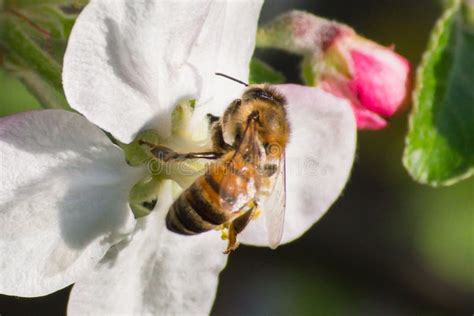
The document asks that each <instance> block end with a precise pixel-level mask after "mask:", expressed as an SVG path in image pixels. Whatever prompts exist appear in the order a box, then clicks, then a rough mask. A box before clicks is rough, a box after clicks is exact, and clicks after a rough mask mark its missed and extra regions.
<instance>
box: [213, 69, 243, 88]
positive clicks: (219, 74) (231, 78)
mask: <svg viewBox="0 0 474 316" xmlns="http://www.w3.org/2000/svg"><path fill="white" fill-rule="evenodd" d="M215 75H216V76H221V77H224V78H227V79H230V80H232V81H235V82H238V83H240V84H243V85H244V86H246V87H248V86H249V84H248V83H245V82H243V81H241V80H239V79H235V78H233V77H231V76H228V75H226V74H223V73H220V72H216V73H215Z"/></svg>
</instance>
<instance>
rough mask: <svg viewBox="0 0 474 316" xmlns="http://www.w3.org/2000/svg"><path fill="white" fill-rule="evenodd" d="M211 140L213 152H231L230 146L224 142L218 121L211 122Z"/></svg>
mask: <svg viewBox="0 0 474 316" xmlns="http://www.w3.org/2000/svg"><path fill="white" fill-rule="evenodd" d="M208 115H210V114H208ZM214 118H215V117H214ZM211 140H212V147H213V148H214V151H216V152H219V153H226V152H228V151H229V150H232V146H231V145H229V144H227V143H226V142H225V140H224V133H223V131H222V124H221V122H220V121H219V120H213V121H211Z"/></svg>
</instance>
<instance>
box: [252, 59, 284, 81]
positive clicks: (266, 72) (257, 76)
mask: <svg viewBox="0 0 474 316" xmlns="http://www.w3.org/2000/svg"><path fill="white" fill-rule="evenodd" d="M285 79H286V78H285V76H284V75H283V74H282V73H281V72H279V71H277V70H275V69H273V68H272V67H271V66H270V65H268V64H267V63H265V62H263V61H261V60H260V59H258V58H256V57H253V58H252V60H251V61H250V74H249V83H250V84H255V83H272V84H279V83H283V82H285Z"/></svg>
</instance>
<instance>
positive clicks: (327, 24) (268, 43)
mask: <svg viewBox="0 0 474 316" xmlns="http://www.w3.org/2000/svg"><path fill="white" fill-rule="evenodd" d="M257 44H258V45H259V46H260V47H273V48H279V49H283V50H286V51H289V52H292V53H296V54H301V55H303V56H305V57H304V61H303V73H304V77H305V80H306V82H307V83H308V84H310V85H314V86H319V87H321V88H322V89H324V90H326V91H327V92H330V93H332V94H334V95H336V96H339V97H343V98H346V99H348V100H349V101H350V103H351V105H352V108H353V110H354V113H355V116H356V118H357V126H358V128H360V129H380V128H383V127H385V126H386V125H387V122H386V121H385V119H384V117H390V116H392V115H393V114H394V113H395V112H396V111H397V110H398V109H399V108H400V107H401V106H402V104H403V102H404V100H405V99H406V96H407V91H408V85H409V74H410V64H409V63H408V61H407V60H406V59H405V58H404V57H402V56H400V55H398V54H397V53H395V52H394V51H393V48H390V47H384V46H381V45H378V44H377V43H374V42H372V41H370V40H367V39H365V38H363V37H360V36H358V35H357V34H356V33H355V31H354V30H353V29H352V28H350V27H349V26H347V25H344V24H340V23H337V22H335V21H329V20H326V19H323V18H319V17H316V16H314V15H312V14H309V13H306V12H301V11H292V12H290V13H287V14H283V15H281V16H279V17H277V18H276V19H275V20H274V21H272V22H270V23H269V24H267V25H265V26H263V27H262V28H261V29H260V30H259V32H258V37H257Z"/></svg>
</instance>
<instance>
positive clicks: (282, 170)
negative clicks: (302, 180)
mask: <svg viewBox="0 0 474 316" xmlns="http://www.w3.org/2000/svg"><path fill="white" fill-rule="evenodd" d="M274 177H275V179H274V184H273V188H272V190H271V193H270V195H269V196H268V198H267V199H265V200H264V201H263V203H262V205H261V206H260V208H261V210H262V212H263V214H264V217H265V227H266V229H267V237H268V243H269V245H270V247H271V248H272V249H275V248H276V247H278V245H279V244H280V241H281V238H282V237H283V227H284V224H285V208H286V159H285V155H283V157H282V158H281V160H280V163H279V166H278V170H277V172H276V175H274Z"/></svg>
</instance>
